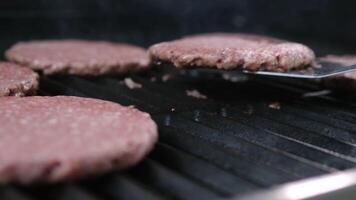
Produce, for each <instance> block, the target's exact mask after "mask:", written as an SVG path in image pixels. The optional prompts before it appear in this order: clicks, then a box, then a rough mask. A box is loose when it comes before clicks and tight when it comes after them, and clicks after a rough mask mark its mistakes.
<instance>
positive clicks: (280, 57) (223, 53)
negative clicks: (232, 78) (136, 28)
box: [149, 33, 315, 71]
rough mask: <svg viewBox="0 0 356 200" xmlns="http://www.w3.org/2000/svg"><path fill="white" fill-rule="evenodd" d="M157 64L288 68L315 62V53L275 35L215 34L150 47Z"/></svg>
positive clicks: (187, 66)
mask: <svg viewBox="0 0 356 200" xmlns="http://www.w3.org/2000/svg"><path fill="white" fill-rule="evenodd" d="M149 53H150V56H151V58H152V59H153V61H154V62H156V63H161V62H167V63H172V64H173V65H174V66H176V67H179V68H189V67H211V68H218V69H226V70H228V69H234V68H240V67H242V68H244V69H246V70H251V71H255V70H261V69H263V70H270V71H288V70H291V69H300V68H304V67H306V66H308V65H310V64H312V62H313V60H314V58H315V55H314V52H313V51H312V50H311V49H310V48H308V47H306V46H304V45H302V44H298V43H292V42H287V41H283V40H279V39H275V38H270V37H265V36H257V35H248V34H232V33H231V34H229V33H215V34H202V35H196V36H190V37H185V38H182V39H179V40H175V41H170V42H163V43H159V44H156V45H153V46H151V47H150V48H149Z"/></svg>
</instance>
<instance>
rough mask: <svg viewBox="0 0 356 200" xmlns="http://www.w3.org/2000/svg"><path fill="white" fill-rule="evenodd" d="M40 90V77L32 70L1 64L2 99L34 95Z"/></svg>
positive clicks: (0, 86)
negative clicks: (4, 97)
mask: <svg viewBox="0 0 356 200" xmlns="http://www.w3.org/2000/svg"><path fill="white" fill-rule="evenodd" d="M37 89H38V75H37V74H36V73H35V72H33V71H32V70H31V69H28V68H25V67H21V66H19V65H16V64H13V63H8V62H0V97H3V96H25V95H33V94H35V93H36V90H37Z"/></svg>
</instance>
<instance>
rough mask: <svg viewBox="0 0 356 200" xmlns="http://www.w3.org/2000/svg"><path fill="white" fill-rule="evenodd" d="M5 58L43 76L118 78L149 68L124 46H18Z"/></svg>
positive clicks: (142, 55) (143, 57)
mask: <svg viewBox="0 0 356 200" xmlns="http://www.w3.org/2000/svg"><path fill="white" fill-rule="evenodd" d="M6 58H7V59H8V60H10V61H13V62H16V63H19V64H23V65H26V66H29V67H31V68H32V69H35V70H39V71H42V72H43V73H44V74H56V73H62V74H65V73H67V74H77V75H102V74H121V73H126V72H129V71H137V70H142V69H145V68H147V67H148V65H149V57H148V55H147V53H146V51H145V50H144V49H142V48H140V47H135V46H132V45H128V44H123V43H110V42H102V41H85V40H48V41H32V42H20V43H17V44H15V45H14V46H12V47H11V48H10V49H9V50H7V51H6Z"/></svg>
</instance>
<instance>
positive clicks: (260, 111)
mask: <svg viewBox="0 0 356 200" xmlns="http://www.w3.org/2000/svg"><path fill="white" fill-rule="evenodd" d="M167 74H169V75H170V79H169V80H168V81H162V80H161V79H162V76H165V75H167ZM165 77H167V76H165ZM123 78H124V77H90V78H89V77H76V76H52V77H42V79H41V91H40V95H75V96H84V97H93V98H99V99H105V100H110V101H114V102H118V103H121V104H123V105H135V106H136V107H137V108H139V109H141V110H143V111H146V112H149V113H151V114H152V116H153V118H154V120H155V121H156V122H157V124H158V125H159V133H160V138H159V142H158V144H157V146H156V148H155V150H154V151H153V152H152V153H151V154H150V155H149V156H148V157H147V159H145V160H144V161H143V162H142V163H140V164H139V165H138V166H136V167H134V168H132V169H129V170H126V171H124V172H113V173H110V174H106V175H104V176H100V177H92V178H89V179H85V180H80V181H76V182H66V183H60V184H55V185H50V186H43V185H42V186H41V185H37V186H31V187H24V186H16V185H5V186H1V187H0V199H18V200H22V199H33V200H36V199H215V198H222V197H233V196H238V195H242V194H247V193H250V192H254V191H256V190H259V189H262V188H268V187H271V186H275V185H279V184H283V183H287V182H291V181H296V180H301V179H304V178H308V177H313V176H318V175H322V174H328V173H332V172H335V171H339V170H345V169H350V168H354V167H355V166H356V148H355V147H356V134H355V133H356V125H355V124H354V122H355V121H356V114H355V113H356V103H354V102H355V101H354V100H355V98H354V97H346V96H345V95H341V94H335V93H330V94H328V95H324V96H315V97H307V96H310V92H316V91H320V90H321V88H320V87H319V85H318V82H313V81H296V80H288V79H271V78H268V79H267V78H263V77H250V78H249V80H248V81H245V82H237V83H234V82H230V81H227V80H224V79H223V78H222V76H221V74H220V73H217V72H210V71H208V72H207V71H204V70H193V71H180V72H179V71H176V70H173V69H169V68H167V69H163V70H159V69H155V70H153V71H151V72H147V73H144V74H141V75H132V76H131V78H132V79H133V80H134V81H135V82H137V83H140V84H142V88H139V89H133V90H131V89H128V88H127V87H126V86H125V85H124V84H123V83H122V80H123ZM192 89H197V90H198V91H200V92H201V93H202V94H205V95H207V97H208V99H196V98H193V97H190V96H187V95H186V90H192ZM305 94H307V95H305ZM276 102H278V103H277V104H279V105H280V108H279V109H273V108H271V106H270V105H271V104H274V105H275V104H276ZM277 107H278V106H277Z"/></svg>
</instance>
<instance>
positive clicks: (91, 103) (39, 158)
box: [0, 96, 157, 184]
mask: <svg viewBox="0 0 356 200" xmlns="http://www.w3.org/2000/svg"><path fill="white" fill-rule="evenodd" d="M0 124H1V129H0V182H18V183H23V184H27V183H31V182H56V181H60V180H68V179H75V178H78V177H82V176H84V175H88V174H98V173H103V172H107V171H109V170H112V169H122V168H126V167H129V166H132V165H134V164H135V163H137V162H139V161H140V160H142V159H143V157H144V156H145V155H146V154H147V153H148V152H149V151H150V150H151V149H152V148H153V146H154V143H155V142H156V140H157V127H156V124H155V123H154V122H153V120H152V119H151V118H150V115H149V114H147V113H144V112H141V111H139V110H137V109H134V108H131V107H124V106H121V105H119V104H116V103H111V102H108V101H103V100H97V99H90V98H81V97H68V96H56V97H39V96H34V97H22V98H20V97H3V98H0Z"/></svg>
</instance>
